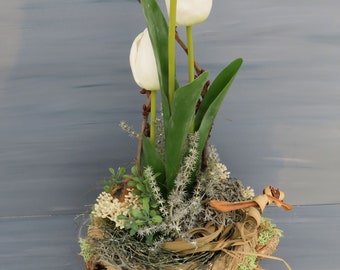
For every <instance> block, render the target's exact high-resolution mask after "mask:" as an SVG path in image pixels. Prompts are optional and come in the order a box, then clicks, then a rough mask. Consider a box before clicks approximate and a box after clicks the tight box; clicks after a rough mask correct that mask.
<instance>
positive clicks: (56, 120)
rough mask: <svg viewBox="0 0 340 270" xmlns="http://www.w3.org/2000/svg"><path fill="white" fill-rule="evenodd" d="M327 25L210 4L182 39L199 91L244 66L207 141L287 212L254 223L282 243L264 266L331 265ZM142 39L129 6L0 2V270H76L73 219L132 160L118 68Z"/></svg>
mask: <svg viewBox="0 0 340 270" xmlns="http://www.w3.org/2000/svg"><path fill="white" fill-rule="evenodd" d="M160 2H162V1H160ZM162 5H163V3H162ZM339 12H340V2H339V1H336V0H324V1H320V0H318V1H317V0H300V1H293V0H288V1H278V0H255V1H254V0H232V1H218V0H215V1H214V6H213V10H212V13H211V16H210V17H209V18H208V20H207V21H206V22H204V23H203V24H200V25H198V26H196V27H194V35H195V50H196V56H197V58H198V60H199V63H200V65H201V66H202V67H203V68H205V69H206V70H209V71H210V77H211V78H214V77H215V76H216V75H217V73H218V72H219V71H220V70H221V69H222V68H223V67H224V66H225V65H226V64H227V63H229V62H230V61H231V60H233V59H234V58H236V57H243V58H244V60H245V62H244V65H243V67H242V69H241V71H240V73H239V75H238V77H237V79H236V81H235V83H234V85H233V86H232V88H231V90H230V92H229V93H228V96H227V99H226V101H225V103H224V105H223V108H222V109H221V111H220V114H219V116H218V118H217V120H216V122H215V126H214V130H213V134H212V139H211V141H212V143H214V144H215V145H216V147H217V148H218V150H219V152H220V156H221V159H222V161H223V162H224V163H225V164H226V165H227V166H228V168H229V170H230V171H231V172H232V174H233V175H234V176H236V177H238V178H240V179H242V181H243V183H244V184H245V185H250V186H252V187H254V188H255V191H256V192H257V193H259V192H261V190H262V188H263V187H264V186H266V185H269V184H272V185H274V186H277V187H279V188H280V189H282V190H284V191H285V193H286V200H287V201H288V202H290V203H293V204H294V205H296V207H295V210H294V211H293V212H290V213H285V212H283V210H281V209H274V208H269V209H268V210H267V215H269V216H271V217H273V218H274V221H275V222H276V223H278V225H279V226H280V227H281V228H283V229H284V230H285V238H283V240H282V242H281V248H280V251H279V252H278V253H277V255H278V256H281V257H284V258H285V259H287V261H289V262H290V263H291V265H292V267H293V269H296V270H298V269H301V270H304V269H334V270H335V269H338V265H339V264H340V256H339V255H340V252H339V249H338V247H337V243H338V242H339V240H340V232H339V223H340V218H339V214H340V211H339V210H340V207H339V203H340V196H339V191H340V179H339V173H340V151H339V150H340V87H339V85H340V74H339V73H340V30H339V29H340V17H339ZM144 27H145V23H144V19H143V15H142V13H141V10H140V7H139V5H138V3H137V1H134V0H58V1H55V0H11V1H1V3H0V269H1V270H2V269H3V270H16V269H23V268H25V269H51V270H53V269H82V262H81V258H79V257H78V256H77V252H79V249H78V246H77V236H78V229H79V226H80V224H81V222H79V219H78V220H76V221H74V218H75V216H76V215H78V214H82V213H84V212H85V211H86V210H87V209H88V205H90V204H92V203H93V202H94V200H95V198H96V195H97V194H98V192H100V188H101V184H100V180H101V179H103V178H104V177H106V176H108V172H107V168H108V167H115V168H116V167H118V166H129V164H130V163H131V162H132V161H133V158H134V156H135V152H136V141H134V140H133V139H131V138H129V137H128V136H127V135H126V134H125V133H123V132H122V131H121V130H120V128H119V126H118V124H119V122H120V121H121V120H126V121H128V122H129V123H130V124H131V125H133V126H134V127H135V128H136V130H139V125H140V119H139V117H140V110H141V104H142V103H143V102H144V97H143V96H140V95H139V94H138V87H136V85H135V83H134V82H133V79H132V76H131V73H130V69H129V63H128V55H129V50H130V45H131V42H132V41H133V39H134V37H135V36H136V35H137V34H138V33H139V32H141V31H142V30H143V29H144ZM178 56H179V57H178V58H179V68H178V71H184V69H185V61H183V59H184V57H183V56H184V53H183V52H181V51H180V50H178ZM184 79H185V77H184V76H183V80H184ZM263 265H264V266H265V267H266V268H267V269H283V267H281V265H279V264H278V263H276V262H265V263H264V264H263ZM280 267H281V268H280Z"/></svg>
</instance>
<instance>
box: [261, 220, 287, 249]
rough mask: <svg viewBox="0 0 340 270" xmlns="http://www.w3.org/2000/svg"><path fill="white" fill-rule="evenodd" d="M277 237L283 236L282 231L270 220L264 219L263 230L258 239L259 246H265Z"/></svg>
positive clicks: (262, 222)
mask: <svg viewBox="0 0 340 270" xmlns="http://www.w3.org/2000/svg"><path fill="white" fill-rule="evenodd" d="M276 235H278V236H279V237H281V236H282V231H281V230H279V229H278V228H277V227H276V225H275V224H274V223H272V221H271V220H270V219H269V218H262V221H261V229H260V233H259V238H258V245H260V246H264V245H266V244H267V243H268V242H269V241H270V240H271V239H273V238H274V237H275V236H276Z"/></svg>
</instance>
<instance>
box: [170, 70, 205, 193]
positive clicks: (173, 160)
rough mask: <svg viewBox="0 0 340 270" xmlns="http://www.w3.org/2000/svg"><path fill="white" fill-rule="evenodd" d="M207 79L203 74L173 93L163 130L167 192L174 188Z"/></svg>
mask: <svg viewBox="0 0 340 270" xmlns="http://www.w3.org/2000/svg"><path fill="white" fill-rule="evenodd" d="M207 78H208V72H204V73H202V74H201V75H200V76H199V77H198V78H197V79H195V80H194V81H193V82H191V83H189V84H187V85H185V86H183V87H181V88H178V89H177V90H176V91H175V95H174V100H173V106H172V113H171V116H170V119H169V120H168V123H167V125H166V127H167V128H166V130H165V136H166V140H165V155H166V156H165V172H166V181H167V189H168V191H171V190H172V188H173V186H174V179H175V177H176V175H177V173H178V170H179V167H180V163H181V160H182V155H183V148H184V145H185V141H186V139H187V136H188V133H189V130H190V126H191V125H192V121H193V120H194V115H195V109H196V104H197V101H198V99H199V97H200V94H201V91H202V89H203V86H204V84H205V82H206V80H207Z"/></svg>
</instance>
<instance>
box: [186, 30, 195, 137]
mask: <svg viewBox="0 0 340 270" xmlns="http://www.w3.org/2000/svg"><path fill="white" fill-rule="evenodd" d="M186 33H187V43H188V76H189V83H191V82H192V81H193V80H194V79H195V56H194V40H193V38H192V26H191V25H189V26H187V27H186ZM194 131H195V121H192V123H191V126H190V132H191V133H194Z"/></svg>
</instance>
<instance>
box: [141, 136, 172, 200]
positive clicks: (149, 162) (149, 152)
mask: <svg viewBox="0 0 340 270" xmlns="http://www.w3.org/2000/svg"><path fill="white" fill-rule="evenodd" d="M141 166H142V168H145V167H147V166H150V167H151V168H152V170H153V172H157V174H156V180H157V184H158V187H159V188H160V190H161V193H162V195H163V196H164V197H166V196H167V191H166V184H165V167H164V163H163V160H162V157H161V155H160V154H159V153H158V152H157V150H156V148H155V146H153V145H152V144H151V142H150V140H149V139H148V138H147V137H145V136H143V146H142V153H141Z"/></svg>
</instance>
